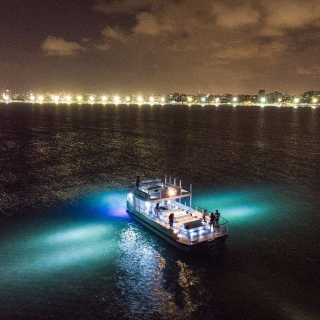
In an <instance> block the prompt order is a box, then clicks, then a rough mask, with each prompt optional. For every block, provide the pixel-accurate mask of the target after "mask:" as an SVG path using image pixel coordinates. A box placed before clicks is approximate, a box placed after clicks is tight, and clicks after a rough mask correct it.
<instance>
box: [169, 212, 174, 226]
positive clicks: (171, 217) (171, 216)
mask: <svg viewBox="0 0 320 320" xmlns="http://www.w3.org/2000/svg"><path fill="white" fill-rule="evenodd" d="M173 220H174V214H173V213H170V215H169V224H170V228H172V227H173Z"/></svg>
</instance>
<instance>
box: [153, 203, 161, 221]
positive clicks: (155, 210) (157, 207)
mask: <svg viewBox="0 0 320 320" xmlns="http://www.w3.org/2000/svg"><path fill="white" fill-rule="evenodd" d="M159 210H160V209H159V203H157V204H156V207H155V209H154V213H155V216H156V217H158V218H159Z"/></svg>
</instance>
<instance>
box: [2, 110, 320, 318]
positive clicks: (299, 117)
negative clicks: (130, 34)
mask: <svg viewBox="0 0 320 320" xmlns="http://www.w3.org/2000/svg"><path fill="white" fill-rule="evenodd" d="M319 111H320V109H319V108H317V109H316V110H313V109H310V108H302V109H300V108H298V109H293V108H268V107H265V108H263V109H261V108H254V107H237V108H233V107H230V108H229V107H223V108H222V107H219V108H215V107H208V106H205V107H201V106H199V107H197V106H192V107H190V108H186V107H185V106H175V107H172V106H164V107H161V106H154V107H152V108H151V107H148V106H143V107H135V106H130V107H128V106H118V107H115V106H106V107H102V106H101V107H100V106H94V107H93V106H87V105H81V106H68V107H66V106H61V105H59V106H56V105H52V106H51V105H42V106H40V105H37V106H25V105H23V104H21V105H10V108H9V107H8V106H1V105H0V129H1V130H0V138H1V139H0V147H1V153H0V169H1V172H2V174H1V175H0V184H1V188H0V209H1V212H0V215H1V217H0V218H3V217H6V216H10V218H9V219H4V220H1V225H0V229H1V230H0V237H1V241H0V315H1V316H2V317H3V318H6V317H7V318H9V317H11V318H23V317H24V318H26V317H30V315H32V318H34V319H37V318H39V319H41V318H44V317H51V318H57V319H62V318H69V319H72V318H87V319H90V318H91V319H97V318H107V319H109V318H110V319H130V318H131V319H134V318H141V319H159V318H160V319H161V318H163V319H172V318H174V319H187V318H188V317H189V318H193V319H202V318H207V319H212V318H216V319H220V318H221V319H238V318H242V319H294V318H296V319H300V318H305V319H312V318H314V319H316V318H319V316H318V317H315V316H314V315H315V314H316V315H318V314H317V310H318V305H317V301H318V300H319V299H320V295H319V289H318V288H319V286H316V285H315V284H316V283H317V282H318V274H317V270H318V269H319V268H318V265H319V252H320V247H319V243H320V242H319V232H318V226H319V223H320V216H319V214H318V212H319V206H320V202H319V199H320V195H319V188H318V185H319V172H320V171H319V168H320V167H319V163H320V158H319V156H320V143H319V142H320V140H319V134H320V118H319V115H320V112H319ZM164 173H167V174H168V175H172V176H176V177H177V178H179V179H180V178H181V179H182V181H183V183H185V184H186V185H188V184H189V183H193V186H194V199H193V203H194V204H195V205H199V206H201V207H205V208H207V209H208V210H216V209H219V211H220V212H221V214H222V215H223V216H224V217H225V218H226V219H228V220H229V222H230V230H229V231H230V237H229V238H228V240H227V242H226V246H225V248H224V250H222V252H221V255H220V256H219V257H217V258H209V257H207V256H204V257H202V258H197V257H190V256H188V255H186V254H183V253H180V252H177V250H176V249H175V248H173V247H172V246H170V245H169V244H167V243H165V242H164V241H163V240H162V239H159V238H158V237H154V236H153V235H152V233H150V232H149V231H147V230H146V229H145V228H144V227H142V226H140V225H139V224H137V223H135V222H133V221H132V220H131V218H130V217H129V216H127V214H126V213H125V190H124V189H125V183H126V182H127V181H128V179H132V178H134V177H135V176H136V175H138V174H139V175H144V176H148V177H155V176H161V175H163V174H164ZM310 284H311V285H310Z"/></svg>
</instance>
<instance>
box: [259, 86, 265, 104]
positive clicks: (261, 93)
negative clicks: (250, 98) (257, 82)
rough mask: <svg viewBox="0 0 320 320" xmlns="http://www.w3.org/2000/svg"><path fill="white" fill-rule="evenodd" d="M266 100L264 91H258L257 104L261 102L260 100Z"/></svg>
mask: <svg viewBox="0 0 320 320" xmlns="http://www.w3.org/2000/svg"><path fill="white" fill-rule="evenodd" d="M263 98H266V90H263V89H261V90H259V92H258V102H261V99H263Z"/></svg>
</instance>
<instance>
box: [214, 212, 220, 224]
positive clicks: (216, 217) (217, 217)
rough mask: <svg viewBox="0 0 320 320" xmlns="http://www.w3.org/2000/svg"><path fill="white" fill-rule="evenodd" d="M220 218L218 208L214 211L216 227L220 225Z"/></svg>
mask: <svg viewBox="0 0 320 320" xmlns="http://www.w3.org/2000/svg"><path fill="white" fill-rule="evenodd" d="M219 218H220V213H219V211H218V210H216V212H215V213H214V226H215V227H216V228H218V227H219Z"/></svg>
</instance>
